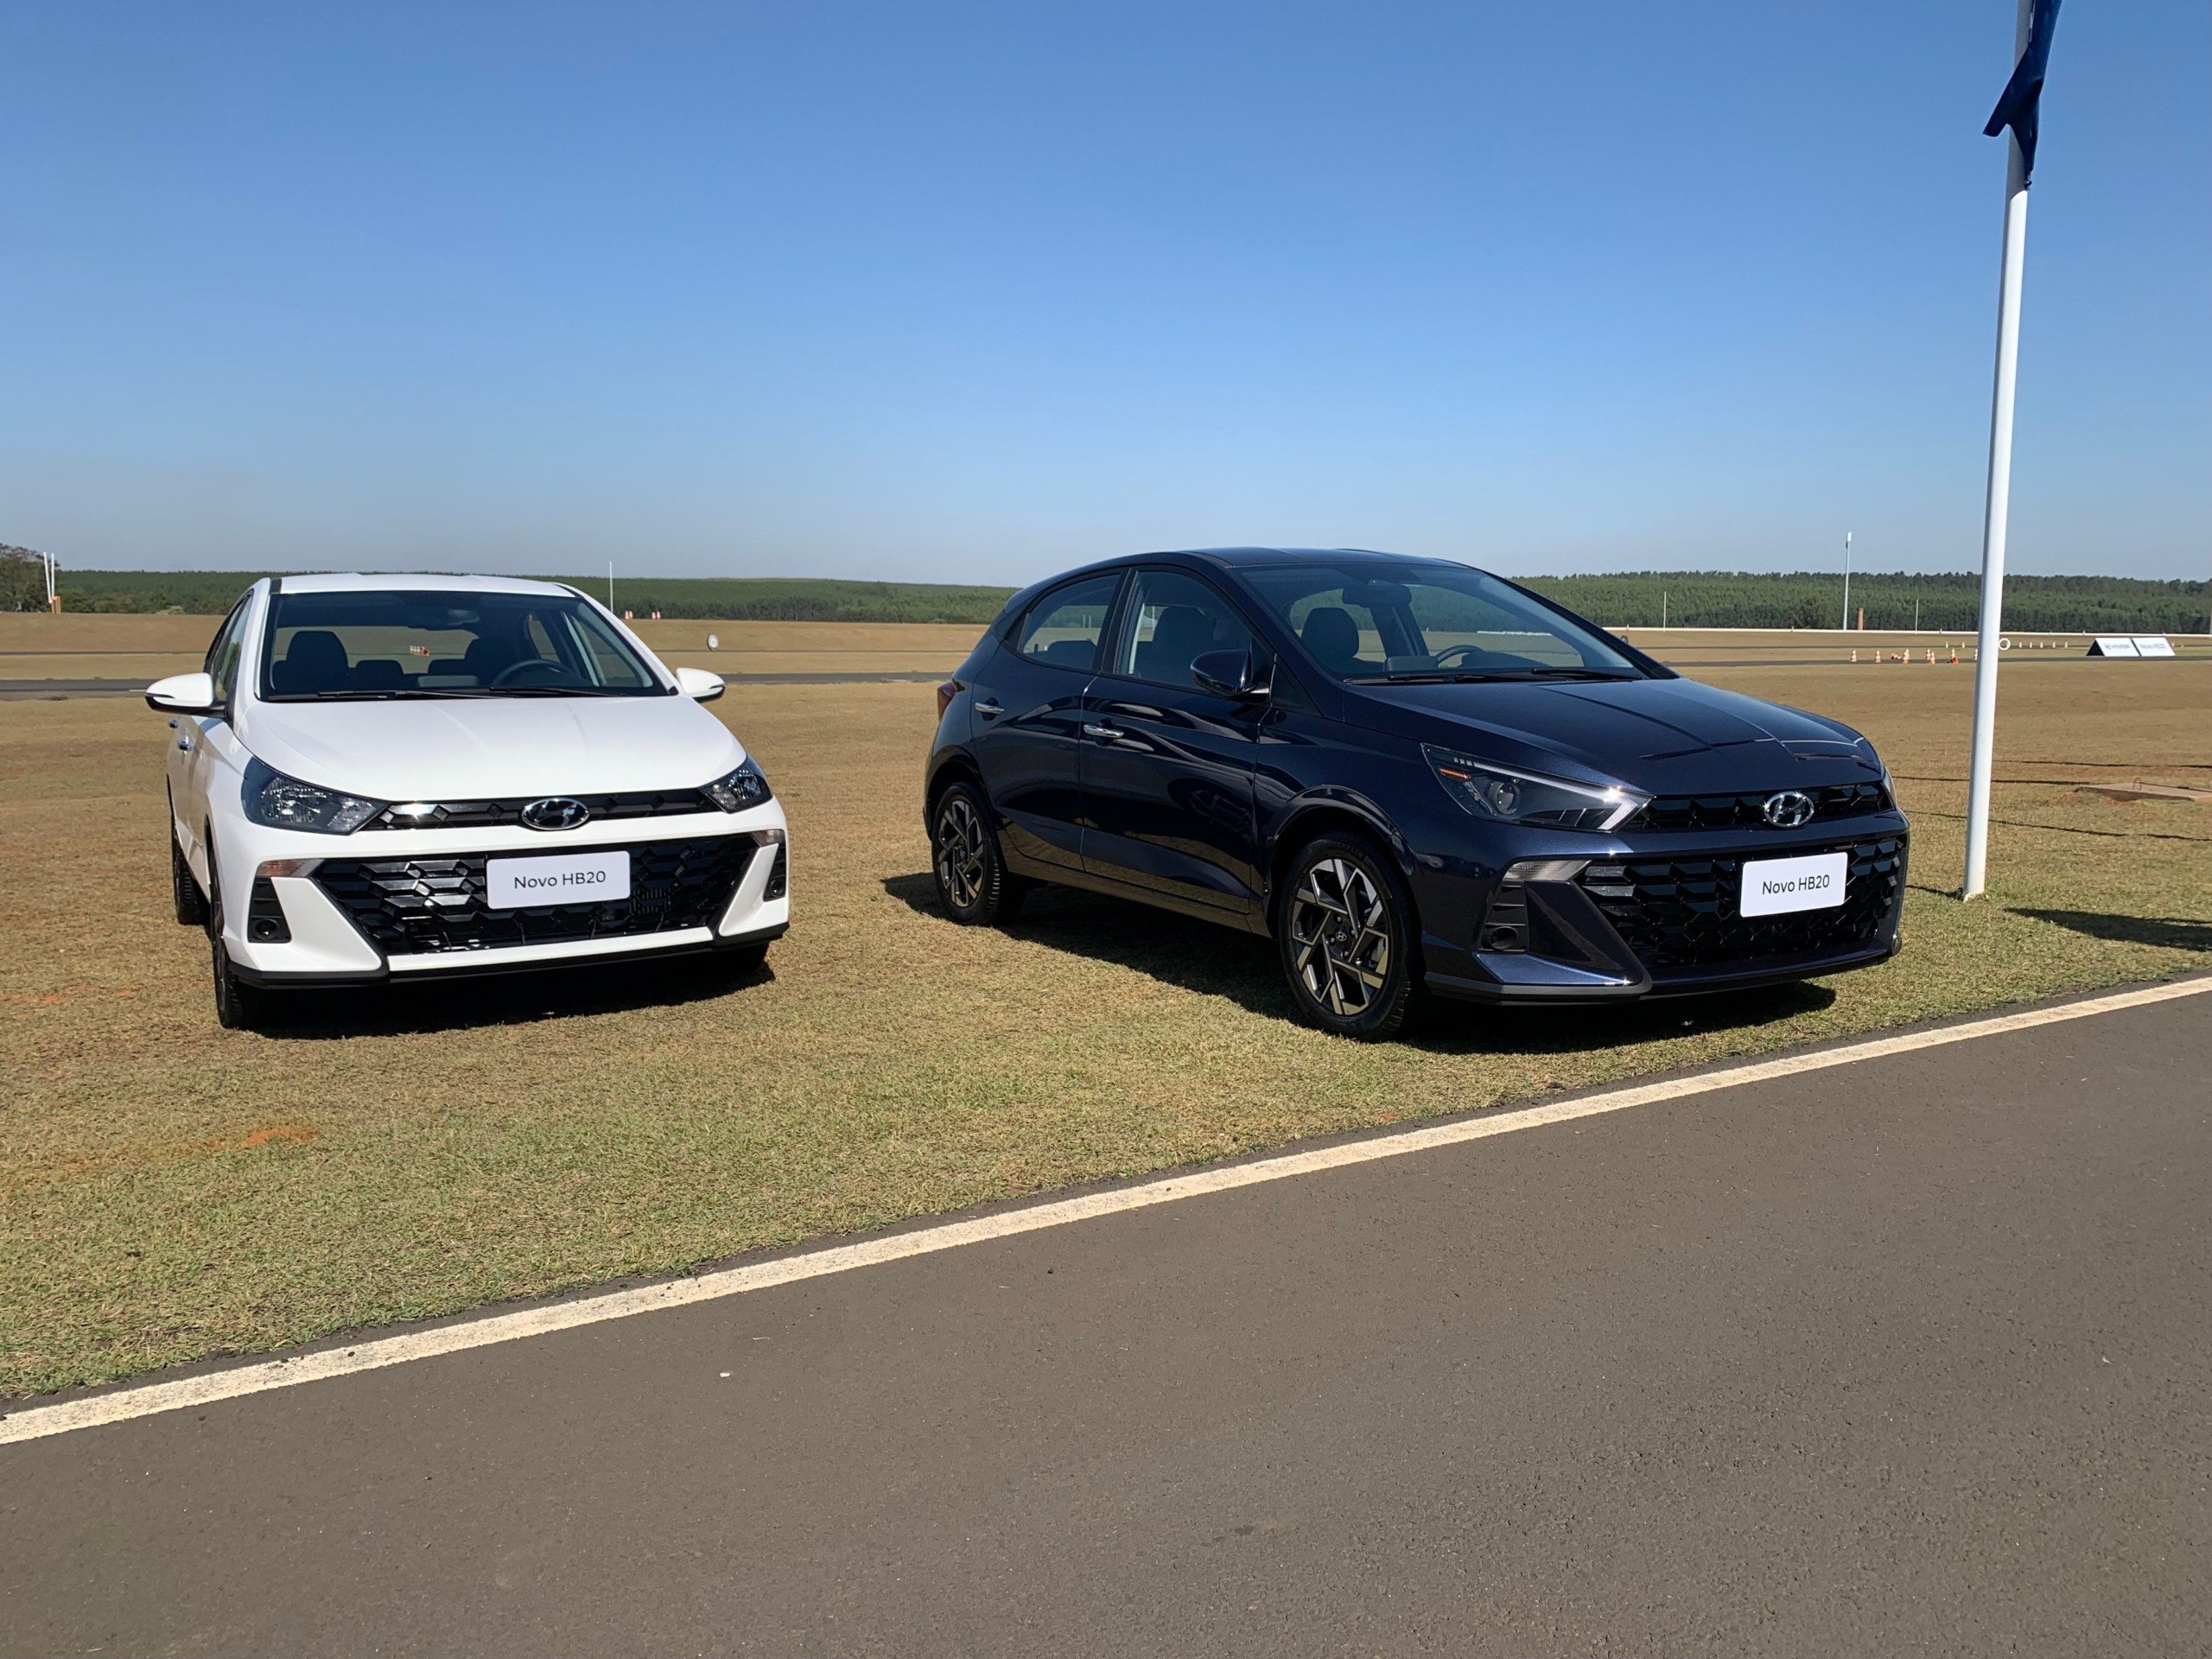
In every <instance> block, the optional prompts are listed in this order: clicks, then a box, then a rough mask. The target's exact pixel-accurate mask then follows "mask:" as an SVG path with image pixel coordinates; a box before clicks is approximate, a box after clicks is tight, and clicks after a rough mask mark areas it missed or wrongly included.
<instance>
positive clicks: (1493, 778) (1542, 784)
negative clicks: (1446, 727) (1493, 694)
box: [1421, 743, 1651, 829]
mask: <svg viewBox="0 0 2212 1659" xmlns="http://www.w3.org/2000/svg"><path fill="white" fill-rule="evenodd" d="M1421 753H1423V754H1426V755H1427V757H1428V764H1429V766H1430V768H1431V769H1432V770H1433V771H1434V772H1435V773H1436V781H1437V782H1438V783H1440V784H1441V785H1444V792H1445V793H1446V794H1447V795H1449V796H1450V797H1451V798H1452V799H1453V800H1455V801H1457V802H1459V804H1460V805H1462V806H1464V807H1465V808H1466V809H1467V810H1468V811H1470V812H1471V813H1473V814H1474V815H1475V816H1476V817H1478V818H1496V819H1497V820H1498V821H1499V822H1500V823H1526V824H1533V825H1535V826H1537V827H1539V828H1541V829H1618V828H1619V827H1620V826H1621V825H1622V824H1624V823H1627V822H1628V821H1629V820H1630V818H1632V817H1635V816H1636V815H1637V813H1638V812H1640V811H1642V810H1643V809H1644V807H1645V806H1646V805H1648V804H1649V802H1650V799H1651V798H1650V797H1649V795H1640V794H1638V793H1637V791H1634V790H1632V789H1625V788H1623V787H1622V786H1621V785H1618V784H1611V785H1605V786H1602V787H1601V786H1599V785H1595V784H1571V783H1569V782H1567V779H1564V778H1545V777H1541V776H1540V775H1538V774H1537V773H1535V772H1515V771H1513V770H1511V769H1510V768H1509V767H1505V766H1492V765H1491V764H1490V763H1489V762H1488V761H1484V760H1469V759H1468V758H1467V757H1466V756H1465V755H1464V754H1454V753H1452V751H1451V750H1449V749H1440V748H1436V747H1432V746H1431V745H1429V744H1426V743H1424V744H1422V745H1421Z"/></svg>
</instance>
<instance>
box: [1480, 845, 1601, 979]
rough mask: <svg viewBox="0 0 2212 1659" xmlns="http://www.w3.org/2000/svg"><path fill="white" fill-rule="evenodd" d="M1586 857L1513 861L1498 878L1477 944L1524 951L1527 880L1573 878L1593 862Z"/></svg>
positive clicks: (1511, 953) (1482, 947) (1510, 951)
mask: <svg viewBox="0 0 2212 1659" xmlns="http://www.w3.org/2000/svg"><path fill="white" fill-rule="evenodd" d="M1588 863H1589V860H1588V859H1586V858H1524V859H1522V861H1520V862H1519V863H1517V864H1513V865H1510V866H1508V867H1507V868H1506V872H1505V874H1503V876H1501V877H1499V878H1498V883H1497V891H1496V892H1495V893H1491V899H1490V908H1489V909H1488V910H1486V911H1484V912H1483V925H1482V932H1481V934H1480V935H1479V937H1478V939H1477V942H1476V948H1477V949H1478V950H1497V951H1501V952H1503V953H1504V954H1506V955H1508V956H1519V955H1523V954H1525V953H1526V952H1527V950H1528V949H1529V893H1528V888H1527V886H1526V884H1527V883H1529V882H1530V881H1572V880H1574V878H1575V877H1576V876H1578V875H1580V874H1582V870H1583V867H1584V866H1585V865H1586V864H1588Z"/></svg>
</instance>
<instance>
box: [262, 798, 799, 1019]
mask: <svg viewBox="0 0 2212 1659" xmlns="http://www.w3.org/2000/svg"><path fill="white" fill-rule="evenodd" d="M239 829H242V830H244V831H245V832H246V833H238V832H235V831H234V833H233V834H232V836H230V838H229V840H228V842H227V844H224V845H222V846H221V847H220V852H221V855H222V864H223V869H222V880H223V887H224V892H225V894H226V903H225V905H224V918H223V919H224V942H225V944H226V948H227V950H228V951H229V953H230V957H231V960H232V966H233V968H234V969H236V971H237V972H238V976H240V977H241V978H243V979H245V980H248V981H249V982H253V983H257V984H265V985H315V984H338V983H345V982H360V981H371V980H381V979H387V978H389V979H401V978H409V979H412V978H427V977H430V976H446V975H453V974H466V973H503V972H515V971H519V970H525V969H536V968H553V967H562V966H566V965H569V964H573V963H589V962H594V961H603V960H610V959H630V958H634V957H641V956H662V955H671V954H679V953H684V952H690V951H698V950H715V949H729V948H735V947H738V946H741V945H747V944H756V943H759V942H760V941H763V940H766V939H772V938H777V937H779V935H781V934H782V933H783V932H784V931H785V930H786V929H787V928H788V927H789V925H790V921H791V898H790V877H789V858H790V847H789V843H788V841H787V838H786V835H785V823H784V816H783V810H782V807H781V805H780V804H779V803H776V802H774V801H770V802H767V803H766V804H763V805H761V806H759V807H755V808H753V809H752V810H749V811H746V812H742V813H735V814H725V813H721V812H714V813H686V814H681V815H676V816H670V817H658V818H654V819H652V820H651V821H649V822H646V823H641V822H639V821H635V820H630V821H624V820H613V821H607V822H594V823H588V824H586V825H584V826H583V827H582V829H576V830H571V831H565V832H558V833H554V834H538V833H536V832H532V831H529V830H517V829H513V828H512V827H502V826H491V827H486V828H477V829H422V830H380V831H357V832H355V833H354V834H353V835H351V836H309V835H304V834H301V833H299V832H296V831H282V830H266V829H260V828H259V827H257V826H250V825H248V826H239ZM220 833H221V831H220V829H219V830H218V834H220ZM614 849H622V850H625V851H627V852H628V853H629V854H630V855H631V860H630V862H631V874H632V880H631V896H630V898H629V899H626V900H621V901H618V902H615V903H611V904H608V903H601V904H571V905H560V906H553V905H549V906H532V907H529V908H525V909H517V910H505V911H500V910H494V909H493V908H491V907H490V906H489V904H488V902H487V899H486V883H485V866H486V861H488V860H489V859H491V858H493V857H497V856H542V855H548V854H557V853H581V852H606V851H611V850H614ZM272 867H273V868H272ZM233 893H250V894H251V899H250V901H249V902H247V903H232V902H231V901H230V899H229V895H231V894H233ZM272 923H273V925H272ZM257 935H258V936H259V937H257ZM272 935H283V936H284V937H281V938H277V937H271V936H272Z"/></svg>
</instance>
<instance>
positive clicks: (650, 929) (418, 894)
mask: <svg viewBox="0 0 2212 1659" xmlns="http://www.w3.org/2000/svg"><path fill="white" fill-rule="evenodd" d="M757 845H758V843H756V842H754V841H753V837H751V836H714V837H712V838H710V839H708V840H703V841H657V842H649V843H647V844H646V845H645V846H642V847H629V848H623V849H615V848H605V847H594V848H591V849H588V850H589V851H591V852H594V853H600V852H613V851H618V850H620V851H625V852H627V853H628V854H629V855H630V896H629V898H627V899H621V900H619V901H617V902H615V903H613V904H597V905H543V906H532V907H531V908H530V909H528V910H493V908H492V907H491V906H490V905H489V904H487V903H486V887H485V880H484V867H485V865H486V863H487V862H488V861H490V860H491V859H493V858H495V857H496V858H513V857H527V856H529V854H528V853H527V852H523V851H514V852H505V853H496V854H494V853H463V854H460V855H456V856H454V857H452V858H392V859H383V858H359V859H354V858H330V859H325V860H324V861H322V862H321V864H320V865H319V866H317V867H316V869H315V880H316V881H318V882H319V883H321V887H322V890H323V891H324V892H325V893H328V894H329V895H330V897H331V898H332V899H334V900H335V901H336V903H337V905H338V906H339V908H340V909H341V910H343V911H344V912H346V914H347V915H348V916H350V917H352V918H353V924H354V925H355V926H357V927H359V929H360V930H361V931H362V932H363V933H365V935H367V936H368V938H369V939H370V941H371V942H372V944H375V945H376V946H377V947H378V949H379V950H383V951H384V952H385V954H387V955H401V956H406V955H416V954H419V953H422V952H425V951H438V950H488V949H491V948H493V947H495V946H499V945H510V944H562V943H567V942H569V941H572V940H576V939H598V938H618V937H621V936H624V935H627V934H636V933H662V932H667V931H671V930H674V929H677V928H685V927H711V926H713V925H714V924H715V921H716V919H717V918H719V917H720V916H721V912H722V910H723V908H724V907H725V906H728V903H729V899H730V895H731V894H732V893H734V892H735V891H736V890H737V884H738V882H739V881H740V880H743V878H744V875H745V870H746V866H747V864H749V863H750V862H751V861H752V859H753V853H754V851H755V850H756V849H757Z"/></svg>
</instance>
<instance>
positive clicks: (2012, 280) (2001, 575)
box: [1959, 0, 2033, 899]
mask: <svg viewBox="0 0 2212 1659" xmlns="http://www.w3.org/2000/svg"><path fill="white" fill-rule="evenodd" d="M2032 5H2033V0H2020V11H2019V21H2018V23H2017V24H2016V25H2015V26H2014V29H2013V35H2012V58H2013V61H2014V62H2016V63H2017V62H2018V60H2019V58H2020V54H2022V53H2024V52H2025V51H2026V50H2027V49H2028V16H2029V13H2030V10H2031V7H2032ZM2027 251H2028V181H2027V166H2026V163H2025V162H2024V160H2023V158H2022V156H2021V155H2020V141H2019V139H2018V137H2017V136H2016V135H2015V134H2014V133H2013V132H2012V130H2010V129H2009V128H2008V129H2007V130H2006V131H2005V257H2004V262H2003V264H2002V265H2001V266H2000V267H1999V274H1998V279H1997V384H1996V388H1995V391H1993V394H1992V396H1991V398H1990V409H1989V491H1988V494H1987V495H1986V498H1985V499H1984V500H1983V504H1982V530H1981V632H1980V639H1979V642H1978V645H1977V647H1976V651H1975V655H1974V754H1973V758H1972V760H1970V761H1969V762H1968V765H1967V873H1966V882H1965V884H1964V886H1963V887H1961V889H1960V892H1959V896H1960V897H1961V899H1973V898H1975V897H1978V896H1979V895H1980V893H1983V892H1984V891H1985V890H1986V887H1987V886H1988V882H1987V879H1986V878H1987V875H1988V871H1989V787H1990V782H1989V779H1990V771H1991V767H1992V757H1993V750H1994V748H1995V746H1996V741H1997V657H1998V647H1997V641H1998V637H1999V634H2000V633H2002V632H2003V631H2004V624H2005V519H2006V517H2007V515H2008V513H2009V512H2010V511H2011V508H2012V391H2013V387H2014V385H2015V383H2016V381H2017V379H2018V373H2019V367H2020V269H2021V265H2022V264H2023V263H2024V261H2025V259H2026V257H2027Z"/></svg>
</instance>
